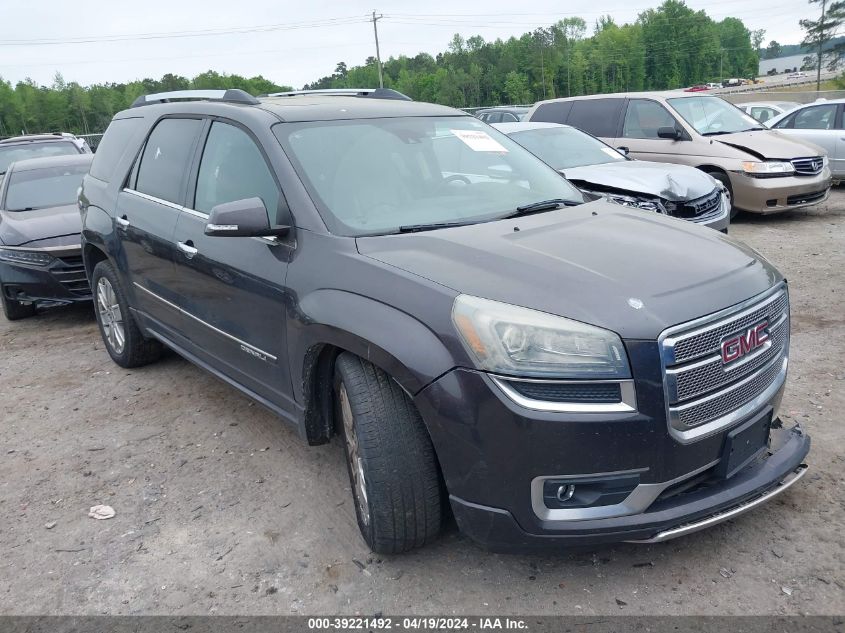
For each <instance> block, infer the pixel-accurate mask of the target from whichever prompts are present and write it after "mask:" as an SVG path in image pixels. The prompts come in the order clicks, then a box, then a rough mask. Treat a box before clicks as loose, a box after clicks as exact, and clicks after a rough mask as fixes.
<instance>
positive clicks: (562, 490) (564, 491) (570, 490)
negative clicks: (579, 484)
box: [557, 484, 575, 502]
mask: <svg viewBox="0 0 845 633" xmlns="http://www.w3.org/2000/svg"><path fill="white" fill-rule="evenodd" d="M573 496H575V486H573V485H571V484H569V485H567V486H560V487H559V488H558V489H557V500H558V501H560V502H563V501H569V500H570V499H571V498H572V497H573Z"/></svg>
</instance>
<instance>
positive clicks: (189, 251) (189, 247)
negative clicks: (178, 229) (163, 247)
mask: <svg viewBox="0 0 845 633" xmlns="http://www.w3.org/2000/svg"><path fill="white" fill-rule="evenodd" d="M176 247H177V248H178V249H179V250H180V251H182V252H183V253H184V254H185V257H187V258H188V259H191V258H192V257H193V256H194V255H196V254H197V252H198V251H197V249H196V248H194V243H193V242H192V241H191V240H188V241H187V242H177V243H176Z"/></svg>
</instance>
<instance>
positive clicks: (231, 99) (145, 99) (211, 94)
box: [129, 88, 259, 108]
mask: <svg viewBox="0 0 845 633" xmlns="http://www.w3.org/2000/svg"><path fill="white" fill-rule="evenodd" d="M174 99H194V100H204V101H225V102H226V103H242V104H244V105H257V104H258V103H259V101H258V99H256V98H255V97H253V96H252V95H251V94H249V93H248V92H244V91H243V90H239V89H237V88H229V89H228V90H173V91H171V92H157V93H155V94H151V95H141V96H140V97H138V98H137V99H135V101H133V102H132V105H131V106H129V107H131V108H137V107H139V106H145V105H150V104H153V103H168V102H169V101H173V100H174Z"/></svg>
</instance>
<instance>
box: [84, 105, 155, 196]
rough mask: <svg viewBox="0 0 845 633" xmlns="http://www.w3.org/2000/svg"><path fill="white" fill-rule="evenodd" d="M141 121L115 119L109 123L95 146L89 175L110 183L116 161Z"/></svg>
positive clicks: (134, 118) (136, 118) (138, 119)
mask: <svg viewBox="0 0 845 633" xmlns="http://www.w3.org/2000/svg"><path fill="white" fill-rule="evenodd" d="M142 121H143V119H142V118H140V117H133V118H131V119H115V120H114V121H112V122H111V123H109V126H108V128H106V133H105V134H104V135H103V138H102V140H100V144H99V145H98V146H97V153H96V154H94V162H93V163H91V172H90V173H91V175H92V176H93V177H94V178H96V179H97V180H102V181H105V182H109V181H111V179H112V178H113V177H114V172H115V170H116V169H117V164H118V161H120V158H121V157H122V156H123V152H124V151H126V148H127V147H128V144H129V141H130V139H131V138H132V135H133V134H135V131H136V130H137V129H138V127H139V126H140V125H141V122H142Z"/></svg>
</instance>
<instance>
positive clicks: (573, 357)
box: [452, 295, 631, 379]
mask: <svg viewBox="0 0 845 633" xmlns="http://www.w3.org/2000/svg"><path fill="white" fill-rule="evenodd" d="M452 320H453V321H454V323H455V327H456V328H457V330H458V332H459V333H460V338H461V341H462V342H463V344H464V347H466V349H467V351H468V352H469V353H470V356H472V357H473V358H474V359H475V361H476V363H477V366H478V368H479V369H482V370H484V371H489V372H494V373H502V374H509V375H516V376H542V377H552V376H554V377H556V378H575V379H578V378H610V379H624V378H630V377H631V370H630V367H629V366H628V356H627V354H626V353H625V348H624V347H623V345H622V340H621V339H620V338H619V336H617V335H616V334H615V333H613V332H610V331H608V330H603V329H601V328H597V327H594V326H592V325H586V324H585V323H580V322H579V321H572V320H571V319H565V318H563V317H559V316H554V315H551V314H547V313H545V312H539V311H537V310H529V309H528V308H521V307H519V306H513V305H509V304H507V303H499V302H498V301H490V300H489V299H480V298H478V297H471V296H468V295H460V296H459V297H458V298H457V299H455V303H454V306H453V307H452Z"/></svg>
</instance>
